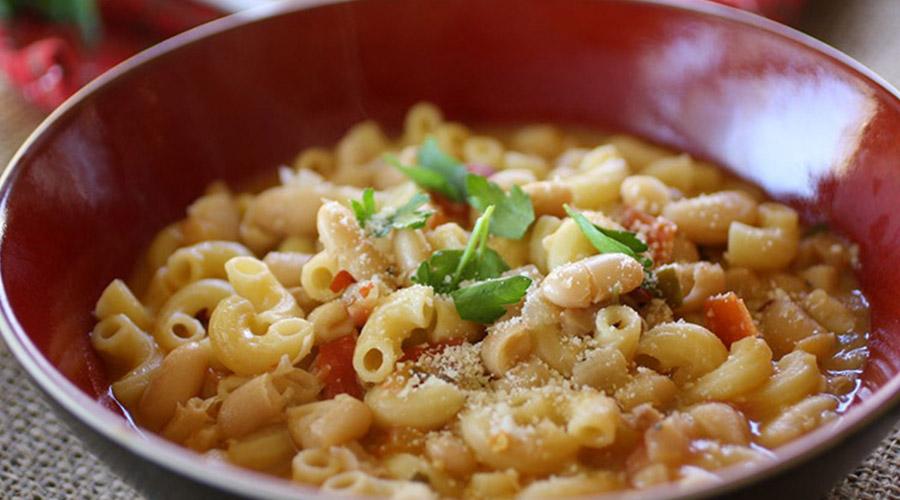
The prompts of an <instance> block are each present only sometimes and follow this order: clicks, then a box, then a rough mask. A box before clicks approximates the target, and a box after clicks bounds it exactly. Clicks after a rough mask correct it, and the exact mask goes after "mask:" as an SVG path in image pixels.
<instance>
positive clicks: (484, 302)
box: [412, 205, 531, 323]
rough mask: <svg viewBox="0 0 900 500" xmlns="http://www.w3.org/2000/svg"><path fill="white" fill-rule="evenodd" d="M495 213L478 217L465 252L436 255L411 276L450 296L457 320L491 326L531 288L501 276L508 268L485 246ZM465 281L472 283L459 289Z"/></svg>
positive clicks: (491, 208)
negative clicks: (507, 306) (457, 316)
mask: <svg viewBox="0 0 900 500" xmlns="http://www.w3.org/2000/svg"><path fill="white" fill-rule="evenodd" d="M495 210H496V207H494V206H493V205H491V206H488V207H487V208H486V209H485V211H484V214H482V215H481V217H479V218H478V220H477V221H476V222H475V226H474V227H473V228H472V235H471V236H470V238H469V242H468V243H467V244H466V248H465V249H463V250H457V249H451V250H440V251H438V252H435V253H434V255H432V256H431V258H429V259H428V260H426V261H425V262H422V264H421V265H419V268H418V269H417V270H416V274H415V275H414V276H413V277H412V281H413V282H415V283H419V284H422V285H428V286H430V287H432V288H434V290H435V291H436V292H438V293H448V294H450V297H451V298H452V299H453V303H454V305H455V306H456V311H457V312H458V313H459V315H460V317H461V318H462V319H465V320H469V321H476V322H479V323H493V322H494V321H496V320H497V318H499V317H500V316H503V314H505V313H506V308H505V307H504V306H505V305H509V304H515V303H517V302H518V301H519V300H521V299H522V297H523V296H524V295H525V292H526V291H527V290H528V287H529V286H530V285H531V279H530V278H527V277H525V276H509V277H506V278H501V277H500V276H501V275H502V274H503V273H504V272H506V271H508V270H509V266H508V265H507V264H506V262H504V261H503V258H502V257H500V255H499V254H498V253H497V252H495V251H494V250H492V249H490V248H488V247H487V241H488V234H489V232H490V226H491V217H492V216H493V215H494V212H495ZM466 282H474V283H472V284H469V285H468V286H465V287H462V288H461V284H463V283H466Z"/></svg>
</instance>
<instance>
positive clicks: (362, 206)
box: [350, 188, 377, 228]
mask: <svg viewBox="0 0 900 500" xmlns="http://www.w3.org/2000/svg"><path fill="white" fill-rule="evenodd" d="M350 208H352V209H353V213H354V214H355V215H356V221H357V222H359V227H362V228H365V227H366V223H367V222H369V220H371V219H372V217H374V216H375V213H376V212H377V209H376V208H375V190H374V189H372V188H366V189H365V191H363V195H362V202H359V201H356V200H350Z"/></svg>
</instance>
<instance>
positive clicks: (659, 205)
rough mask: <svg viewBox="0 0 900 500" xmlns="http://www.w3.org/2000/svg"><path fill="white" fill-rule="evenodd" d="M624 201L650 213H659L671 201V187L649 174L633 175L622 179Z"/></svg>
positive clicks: (621, 191)
mask: <svg viewBox="0 0 900 500" xmlns="http://www.w3.org/2000/svg"><path fill="white" fill-rule="evenodd" d="M619 194H620V195H621V196H622V201H623V202H624V203H625V204H626V205H628V206H631V207H634V208H636V209H638V210H640V211H642V212H646V213H648V214H650V215H659V214H660V213H661V212H662V210H663V207H665V206H666V205H667V204H668V203H669V199H670V198H671V195H670V194H669V187H668V186H666V185H665V184H664V183H663V182H662V181H661V180H659V179H657V178H656V177H652V176H649V175H632V176H629V177H628V178H626V179H625V180H624V181H622V186H621V189H620V193H619Z"/></svg>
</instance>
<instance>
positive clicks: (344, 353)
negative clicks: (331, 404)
mask: <svg viewBox="0 0 900 500" xmlns="http://www.w3.org/2000/svg"><path fill="white" fill-rule="evenodd" d="M354 350H356V335H345V336H343V337H340V338H337V339H334V340H332V341H329V342H325V343H324V344H322V345H320V346H319V354H318V355H316V359H315V360H314V361H313V367H312V368H313V370H312V371H313V373H315V374H316V376H317V377H318V378H319V380H320V381H321V382H322V384H323V385H324V386H325V387H324V388H323V389H322V395H323V397H325V398H326V399H331V398H333V397H335V396H337V395H338V394H349V395H351V396H353V397H355V398H359V399H361V398H362V396H363V391H362V386H360V385H359V381H358V380H357V379H356V370H354V369H353V351H354Z"/></svg>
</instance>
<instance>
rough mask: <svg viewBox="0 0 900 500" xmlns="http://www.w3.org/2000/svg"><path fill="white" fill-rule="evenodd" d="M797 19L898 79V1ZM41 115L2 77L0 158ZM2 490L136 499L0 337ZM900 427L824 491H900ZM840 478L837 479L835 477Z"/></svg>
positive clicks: (828, 6) (836, 3)
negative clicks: (66, 421)
mask: <svg viewBox="0 0 900 500" xmlns="http://www.w3.org/2000/svg"><path fill="white" fill-rule="evenodd" d="M809 3H810V4H813V5H814V6H815V7H816V9H817V10H816V11H815V12H812V13H810V14H809V15H808V16H807V18H805V19H803V21H802V22H801V27H802V28H803V29H804V30H806V31H807V32H808V33H810V34H813V35H814V36H817V37H819V38H821V39H823V40H825V41H827V42H828V43H830V44H832V45H834V46H836V47H838V48H840V49H842V50H844V51H845V52H847V53H848V54H850V55H851V56H853V57H855V58H857V59H858V60H860V61H862V62H863V63H865V64H867V65H868V66H869V67H871V68H872V69H874V70H875V71H876V72H878V73H879V74H881V75H882V76H883V77H884V78H885V79H887V80H888V81H890V82H892V83H893V84H894V85H900V30H898V29H897V26H900V0H854V1H846V0H817V1H814V2H809ZM42 118H43V116H42V114H41V113H40V112H38V111H36V110H34V109H33V108H31V107H29V106H28V105H26V104H25V103H23V102H21V100H20V99H19V97H18V96H17V95H16V94H14V93H12V92H11V91H10V90H9V88H7V87H6V86H5V84H4V83H3V82H2V81H0V165H5V164H6V162H7V161H8V159H9V157H11V156H12V154H13V153H14V152H15V149H16V148H17V147H18V146H19V145H20V144H21V143H22V141H23V140H25V138H26V137H27V135H28V134H29V133H30V132H31V130H33V129H34V127H35V126H36V125H37V124H38V123H39V122H40V120H41V119H42ZM0 449H2V450H3V451H2V453H0V497H4V498H115V499H119V498H122V499H131V498H140V496H139V495H138V494H137V493H135V492H134V490H132V489H131V488H130V487H129V486H128V485H127V484H126V483H124V482H123V481H122V480H121V479H120V478H119V477H118V476H116V475H115V474H114V473H113V472H111V471H110V470H109V469H108V468H107V467H106V466H105V465H104V464H103V463H102V462H100V461H99V460H98V459H97V458H96V457H95V456H94V455H92V454H91V452H89V451H88V450H87V449H86V448H85V447H84V446H83V444H82V443H81V442H80V441H79V439H78V438H77V437H76V436H75V435H73V434H72V433H71V432H70V430H69V429H68V428H67V427H66V426H65V425H64V424H63V423H62V422H61V421H60V420H59V419H57V418H56V416H55V415H54V414H53V412H52V411H51V410H50V408H49V406H48V405H47V404H46V403H45V402H44V400H43V397H42V396H41V395H40V394H39V393H38V392H37V391H36V390H35V389H34V388H33V387H32V386H31V384H30V383H29V382H28V381H27V376H26V375H25V374H24V373H23V372H22V370H21V369H20V368H19V367H18V365H17V364H16V363H15V361H14V360H13V359H12V356H11V355H10V354H9V352H8V351H7V350H6V347H5V346H4V345H3V344H2V342H0ZM898 477H900V426H896V427H895V428H894V431H893V432H892V434H891V435H890V436H889V437H888V438H887V439H885V440H884V441H883V442H882V443H881V445H880V446H879V448H878V449H877V450H876V451H875V452H874V453H873V454H872V455H871V456H869V457H868V458H867V459H866V460H865V461H864V462H863V463H862V464H861V465H860V466H859V467H858V468H857V469H856V470H855V471H853V472H852V473H851V474H850V475H848V476H847V477H845V478H843V479H840V480H839V481H837V482H836V485H835V486H834V488H833V489H832V490H831V491H830V492H829V493H828V494H827V495H826V498H828V499H829V500H830V499H837V498H861V499H887V498H900V484H898V481H897V478H898ZM835 479H838V478H835Z"/></svg>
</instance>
